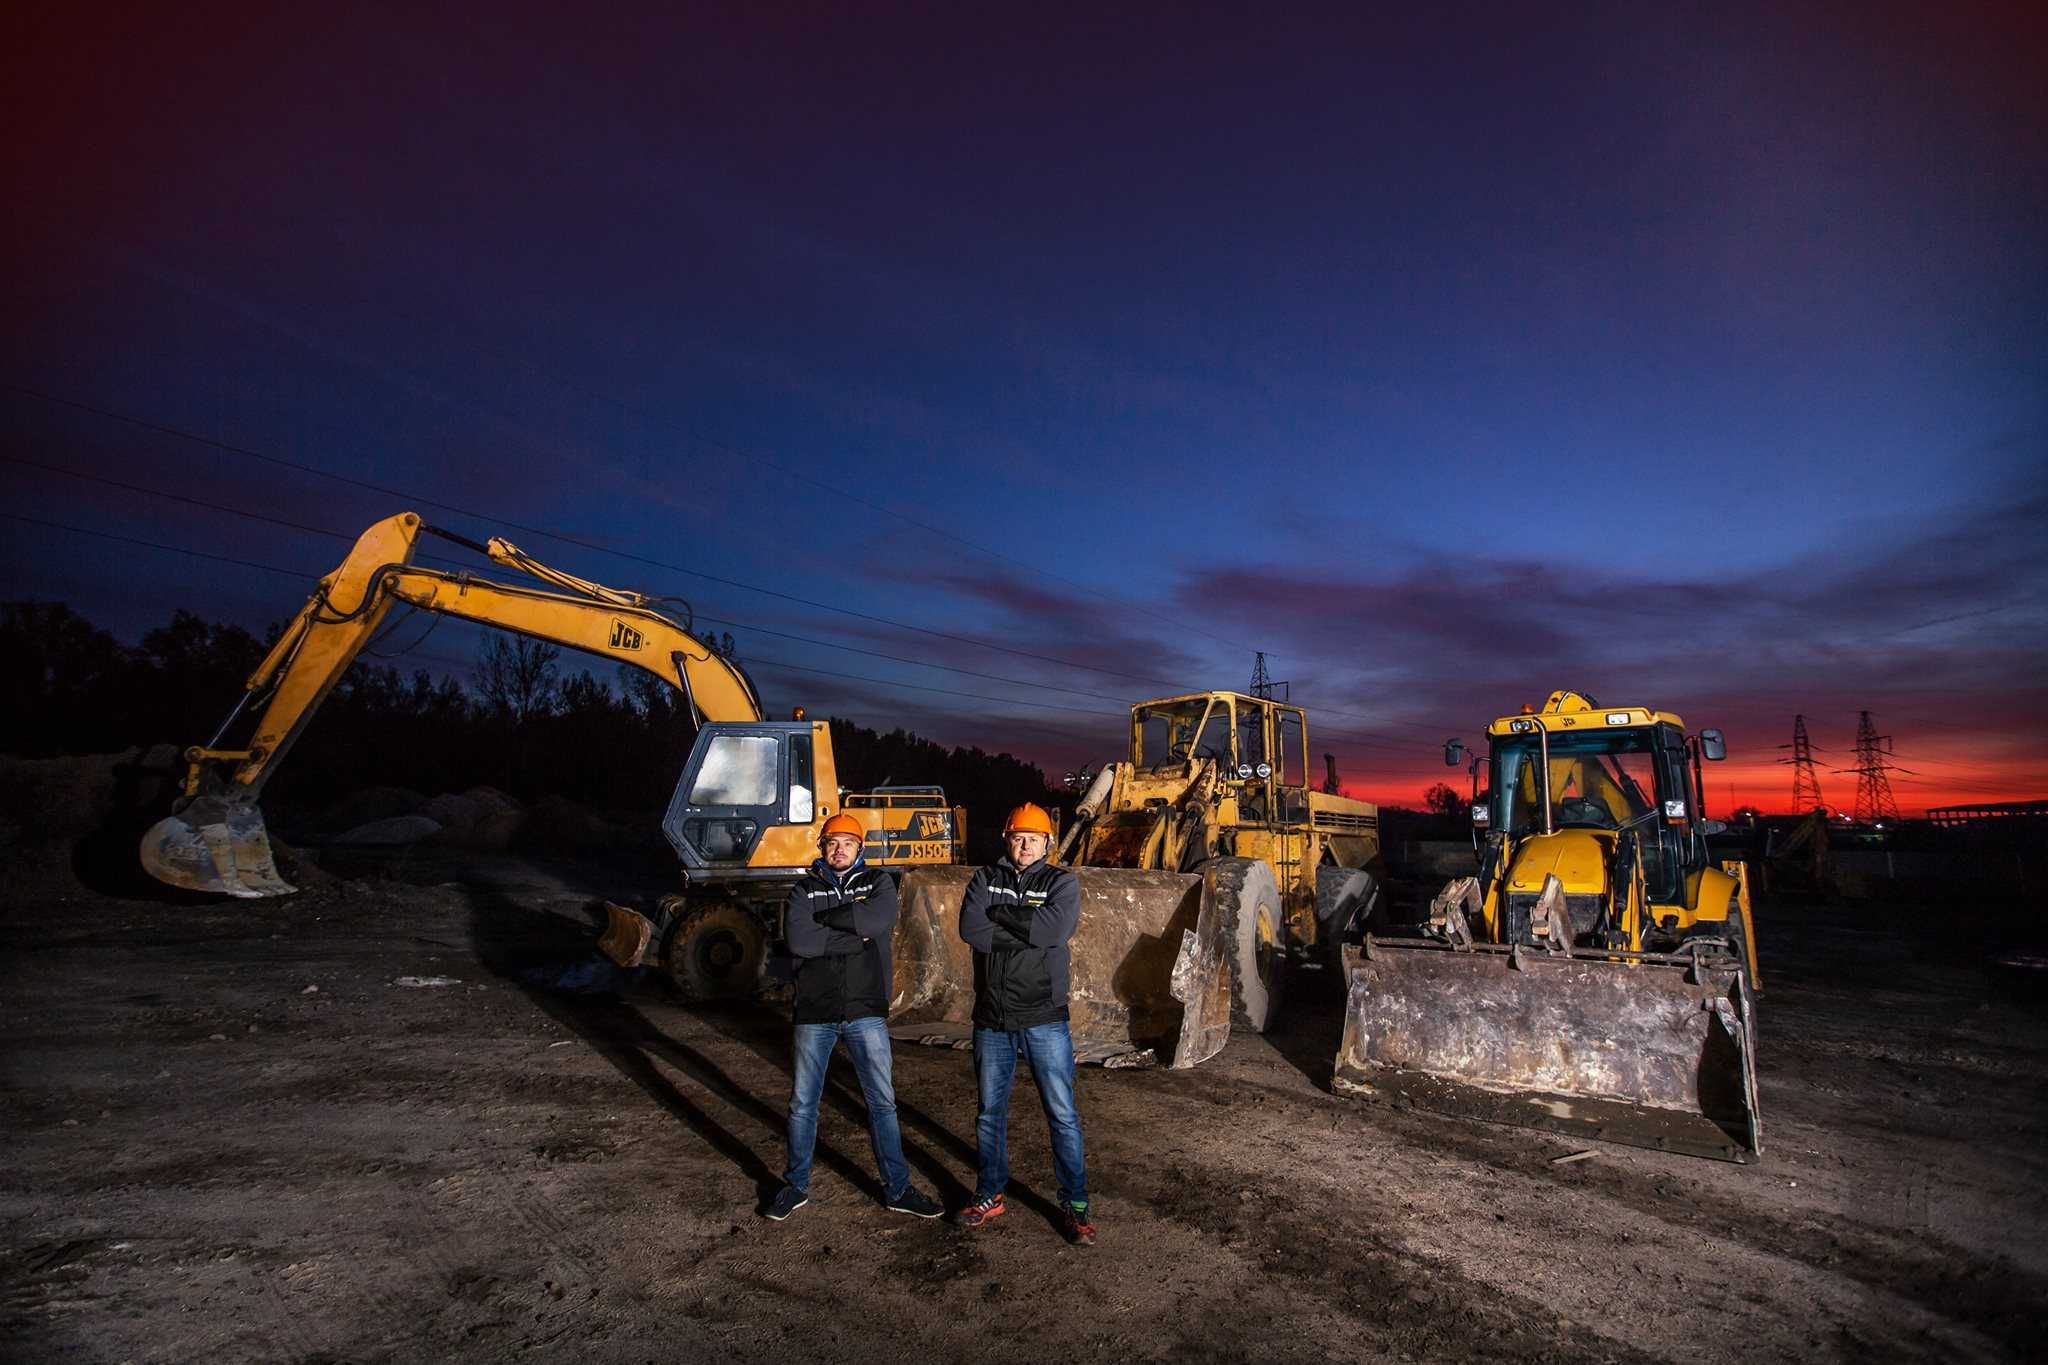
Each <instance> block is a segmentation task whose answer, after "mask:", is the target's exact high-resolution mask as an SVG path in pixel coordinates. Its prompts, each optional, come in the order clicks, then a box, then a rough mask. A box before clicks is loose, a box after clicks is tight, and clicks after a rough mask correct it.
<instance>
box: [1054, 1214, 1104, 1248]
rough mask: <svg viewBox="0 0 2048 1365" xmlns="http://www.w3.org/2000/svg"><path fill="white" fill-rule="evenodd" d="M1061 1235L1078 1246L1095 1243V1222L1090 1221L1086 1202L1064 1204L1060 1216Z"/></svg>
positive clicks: (1088, 1245) (1090, 1245) (1087, 1245)
mask: <svg viewBox="0 0 2048 1365" xmlns="http://www.w3.org/2000/svg"><path fill="white" fill-rule="evenodd" d="M1058 1226H1059V1230H1060V1236H1062V1237H1064V1238H1066V1239H1067V1240H1068V1241H1069V1242H1072V1243H1073V1244H1074V1245H1075V1246H1077V1247H1092V1246H1094V1245H1095V1224H1093V1223H1091V1222H1089V1221H1088V1206H1087V1205H1086V1204H1062V1205H1061V1206H1060V1216H1059V1223H1058Z"/></svg>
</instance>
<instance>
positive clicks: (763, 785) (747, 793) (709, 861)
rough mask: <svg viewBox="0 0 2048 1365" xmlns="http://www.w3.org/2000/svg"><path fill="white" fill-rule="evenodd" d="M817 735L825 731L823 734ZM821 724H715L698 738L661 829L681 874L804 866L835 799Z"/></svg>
mask: <svg viewBox="0 0 2048 1365" xmlns="http://www.w3.org/2000/svg"><path fill="white" fill-rule="evenodd" d="M820 732H823V733H822V734H821V733H820ZM831 755H832V748H831V734H830V731H829V730H827V728H826V726H825V723H824V722H822V721H754V722H745V723H727V722H721V723H716V724H711V725H706V726H705V727H704V728H703V729H701V730H699V731H698V732H697V743H696V744H695V746H693V747H692V748H691V750H690V759H689V762H687V763H686V764H684V765H683V774H682V777H681V778H680V779H679V780H678V781H677V783H676V790H675V795H674V796H673V797H671V798H670V800H669V807H668V814H667V816H666V818H664V819H663V821H662V824H661V829H662V833H663V834H665V835H666V836H667V837H668V841H669V844H670V846H671V847H673V848H674V849H675V851H676V856H677V857H679V858H681V859H682V861H683V866H685V867H686V868H718V869H721V870H731V869H735V868H745V867H748V866H759V867H763V868H766V869H774V868H781V869H784V870H785V872H784V875H787V873H786V869H788V868H791V867H804V866H807V865H808V864H809V863H810V861H811V859H812V858H814V857H815V856H816V855H817V850H816V849H815V848H813V847H812V846H811V830H812V828H813V825H814V822H815V821H816V820H817V819H818V818H819V816H821V815H822V814H825V813H827V812H826V811H825V810H823V809H822V807H823V806H826V805H830V804H831V803H833V802H835V801H836V800H837V799H838V795H839V792H838V787H837V774H836V773H835V772H834V771H833V768H832V758H831Z"/></svg>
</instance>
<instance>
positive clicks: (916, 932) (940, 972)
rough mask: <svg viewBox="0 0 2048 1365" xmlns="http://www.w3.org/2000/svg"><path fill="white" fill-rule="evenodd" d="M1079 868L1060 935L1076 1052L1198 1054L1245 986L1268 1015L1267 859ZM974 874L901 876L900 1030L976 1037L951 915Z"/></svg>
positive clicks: (1219, 1041) (1110, 1062)
mask: <svg viewBox="0 0 2048 1365" xmlns="http://www.w3.org/2000/svg"><path fill="white" fill-rule="evenodd" d="M1073 871H1074V874H1075V876H1076V877H1077V878H1079V880H1080V884H1081V919H1080V924H1079V926H1078V927H1077V928H1076V930H1075V931H1074V937H1073V939H1072V940H1071V941H1070V942H1069V944H1068V948H1069V950H1070V951H1071V953H1072V956H1073V964H1072V973H1071V988H1070V991H1069V997H1068V1007H1069V1026H1070V1027H1071V1029H1072V1031H1073V1035H1074V1052H1075V1056H1076V1058H1077V1059H1078V1060H1081V1061H1087V1062H1100V1063H1102V1064H1103V1065H1105V1066H1111V1067H1117V1066H1151V1065H1154V1064H1157V1063H1158V1062H1160V1061H1162V1060H1163V1061H1164V1062H1165V1064H1166V1065H1168V1066H1171V1067H1190V1066H1194V1065H1196V1064H1197V1063H1199V1062H1203V1061H1206V1060H1208V1059H1209V1058H1210V1057H1213V1056H1215V1055H1216V1054H1217V1053H1218V1052H1219V1051H1221V1050H1222V1048H1223V1045H1224V1044H1225V1043H1226V1042H1228V1041H1229V1040H1230V1026H1231V1020H1232V1015H1233V1012H1236V1013H1238V1015H1239V1016H1240V1018H1242V1017H1243V1011H1244V1008H1245V1000H1246V996H1247V994H1249V995H1250V998H1251V1004H1252V1007H1253V1008H1255V1009H1256V1010H1257V1011H1258V1017H1257V1019H1256V1020H1255V1021H1254V1022H1256V1023H1258V1024H1259V1026H1261V1027H1263V1025H1264V1020H1265V1013H1266V1010H1267V1009H1268V1008H1269V1007H1270V1004H1271V1002H1272V995H1271V993H1270V987H1271V985H1272V984H1273V983H1272V980H1271V972H1272V971H1274V970H1276V967H1277V962H1278V960H1279V958H1280V957H1281V956H1282V955H1283V954H1282V953H1281V952H1280V951H1279V950H1280V949H1284V944H1277V943H1276V942H1274V941H1273V940H1274V936H1275V935H1276V934H1277V933H1278V932H1280V930H1279V929H1278V928H1277V926H1278V924H1279V916H1278V894H1277V891H1276V890H1275V889H1274V887H1273V884H1272V883H1273V878H1272V872H1271V869H1269V868H1267V867H1266V865H1265V864H1263V863H1254V862H1248V861H1247V860H1244V859H1237V858H1219V859H1216V860H1214V861H1213V862H1211V863H1209V864H1207V865H1205V866H1204V868H1203V870H1202V871H1201V872H1141V871H1131V870H1128V869H1122V868H1100V867H1079V868H1075V869H1073ZM973 875H974V869H973V868H970V867H931V868H917V869H915V870H913V871H911V872H909V873H906V874H905V876H904V878H903V884H902V911H901V914H900V917H899V918H898V920H897V924H896V936H895V943H894V954H895V956H894V970H895V989H896V997H895V999H894V1000H892V1001H891V1002H890V1009H889V1023H890V1030H891V1032H892V1033H893V1034H894V1035H895V1036H896V1037H897V1038H899V1039H902V1040H904V1041H908V1042H919V1043H931V1044H938V1045H950V1046H955V1047H967V1046H971V1044H972V1037H973V1014H974V954H973V952H972V950H970V949H969V948H968V946H967V945H966V943H964V942H963V941H961V938H960V933H959V924H960V900H961V896H962V895H963V893H964V892H965V891H966V889H967V882H968V880H969V878H971V877H972V876H973ZM1262 879H1263V880H1262ZM1240 910H1242V911H1243V913H1242V914H1240ZM1241 926H1250V929H1251V931H1250V932H1244V931H1243V930H1242V929H1241ZM1260 926H1264V928H1263V931H1262V930H1261V929H1260ZM1262 932H1263V935H1264V938H1263V939H1262V936H1261V935H1262ZM1247 975H1248V976H1249V978H1250V980H1251V983H1252V989H1251V991H1250V992H1246V991H1245V989H1244V982H1243V978H1244V977H1246V976H1247Z"/></svg>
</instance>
